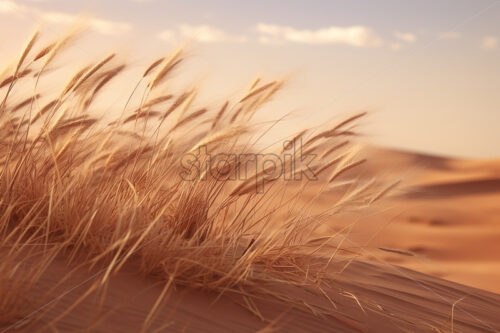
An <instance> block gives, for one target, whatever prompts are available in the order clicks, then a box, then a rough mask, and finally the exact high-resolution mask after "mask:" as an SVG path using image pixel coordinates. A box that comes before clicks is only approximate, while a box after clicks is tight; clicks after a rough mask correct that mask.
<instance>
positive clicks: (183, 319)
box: [8, 261, 500, 332]
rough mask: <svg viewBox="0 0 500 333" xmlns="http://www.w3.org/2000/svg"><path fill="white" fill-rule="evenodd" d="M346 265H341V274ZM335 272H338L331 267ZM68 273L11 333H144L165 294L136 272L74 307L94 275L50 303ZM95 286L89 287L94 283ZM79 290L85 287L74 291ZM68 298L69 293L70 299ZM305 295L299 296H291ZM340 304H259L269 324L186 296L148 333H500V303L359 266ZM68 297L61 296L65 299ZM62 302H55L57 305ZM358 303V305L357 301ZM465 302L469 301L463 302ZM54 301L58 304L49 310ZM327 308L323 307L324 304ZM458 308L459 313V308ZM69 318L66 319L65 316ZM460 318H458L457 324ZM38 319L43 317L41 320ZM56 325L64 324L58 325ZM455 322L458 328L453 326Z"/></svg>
mask: <svg viewBox="0 0 500 333" xmlns="http://www.w3.org/2000/svg"><path fill="white" fill-rule="evenodd" d="M341 265H342V263H341V262H339V263H338V265H337V267H340V266H341ZM332 268H335V266H334V267H332ZM66 271H67V268H66V266H65V265H64V263H63V262H62V261H56V262H55V263H54V264H53V265H52V268H51V270H50V273H49V274H45V276H44V277H43V279H42V280H41V282H40V283H39V285H38V286H37V288H36V289H35V291H34V292H33V293H32V294H30V295H29V296H30V297H31V299H39V300H42V299H43V301H41V302H40V303H39V304H38V305H43V304H47V306H46V307H45V308H43V311H41V312H38V313H35V314H34V315H33V316H32V317H31V319H35V318H36V319H37V320H36V321H32V322H31V323H30V322H29V321H27V322H25V323H22V324H19V325H18V327H11V328H9V330H8V331H12V332H16V331H18V332H31V331H34V330H36V331H46V332H51V331H61V332H70V331H71V332H72V331H83V330H87V329H89V330H90V331H92V332H137V331H139V330H140V329H141V326H142V323H143V321H144V318H146V316H147V314H148V313H149V311H150V309H151V307H152V306H153V304H154V303H155V300H156V298H157V297H158V295H159V294H160V293H161V291H162V288H163V286H162V285H159V284H158V283H156V281H155V280H154V279H152V278H143V277H140V276H138V275H137V274H135V272H134V269H133V267H132V266H129V267H128V268H126V269H125V270H124V271H122V272H121V273H119V274H118V275H117V276H115V277H114V278H113V279H112V280H111V283H110V284H109V285H108V286H107V287H106V297H105V298H104V302H103V303H100V302H99V300H100V298H99V297H97V296H91V297H88V298H86V299H85V301H83V302H82V303H81V304H79V305H78V306H77V307H75V308H71V304H73V303H74V302H75V301H76V300H77V299H78V298H79V297H80V296H81V295H82V294H83V293H84V292H85V291H86V290H87V288H88V287H89V285H90V284H91V283H92V281H93V280H94V279H93V277H94V272H88V271H80V272H77V274H75V275H74V276H73V277H72V278H70V279H68V280H67V281H65V282H64V283H63V284H61V285H60V286H59V287H58V288H57V290H56V291H54V293H53V294H52V295H51V296H50V297H48V298H47V297H46V294H45V293H44V292H45V291H46V290H48V289H49V287H52V286H54V285H56V284H57V283H58V282H59V279H60V277H61V275H62V274H64V273H65V272H66ZM88 279H90V280H88ZM75 286H78V287H75ZM65 291H70V292H66V293H65ZM290 292H295V293H300V290H290ZM329 294H330V297H331V298H332V300H333V301H334V302H335V305H336V308H333V306H332V312H331V315H330V316H327V317H320V316H314V315H313V314H311V313H308V312H304V311H300V310H297V309H293V308H290V307H288V306H287V305H284V304H279V305H277V304H274V303H270V302H268V301H266V300H262V301H261V302H260V303H259V307H260V309H261V310H262V313H263V314H265V317H266V320H268V321H267V322H266V321H262V320H260V319H259V318H257V317H256V316H254V315H252V314H251V313H250V312H248V311H247V310H246V309H244V308H243V307H242V306H240V305H238V303H237V302H236V300H235V299H234V298H231V297H229V296H223V297H221V298H218V299H217V300H216V301H215V299H216V296H217V295H214V294H212V293H208V292H203V291H193V290H185V289H183V288H181V287H177V288H175V291H174V292H172V293H171V294H169V297H168V300H167V302H166V303H165V304H164V305H165V306H163V307H161V308H160V311H159V313H158V315H157V316H156V317H155V319H154V320H153V322H152V325H151V326H150V327H149V330H148V331H155V330H158V331H165V332H171V331H184V332H256V331H258V330H260V329H263V331H265V329H277V330H280V331H281V330H282V331H287V332H290V331H293V332H404V331H412V332H450V331H452V330H453V331H455V332H498V331H499V330H500V323H499V321H498V309H499V307H500V295H496V294H493V293H490V292H486V291H482V290H479V289H474V288H471V287H466V286H463V285H459V284H456V283H453V282H448V281H445V280H442V279H439V278H435V277H432V276H429V275H424V274H421V273H416V272H414V271H410V270H407V269H405V268H398V267H394V266H391V265H388V264H384V263H368V262H365V261H357V262H354V263H352V264H351V265H350V266H348V269H347V270H345V271H344V272H343V273H342V274H341V275H339V278H338V281H337V283H336V285H333V286H332V288H331V290H330V291H329ZM59 295H61V296H59ZM58 296H59V298H55V297H58ZM354 296H355V297H356V298H354ZM464 297H465V298H464ZM51 300H54V302H52V303H48V302H50V301H51ZM319 301H320V300H318V302H319ZM454 304H455V305H454ZM68 309H69V311H68V312H67V313H66V314H65V315H64V316H63V317H61V318H59V316H60V315H61V314H62V313H65V311H67V310H68ZM452 313H453V317H452ZM38 315H41V316H40V317H39V316H38ZM55 318H58V319H59V320H58V321H57V322H55V323H51V321H53V320H54V319H55ZM452 319H453V320H452Z"/></svg>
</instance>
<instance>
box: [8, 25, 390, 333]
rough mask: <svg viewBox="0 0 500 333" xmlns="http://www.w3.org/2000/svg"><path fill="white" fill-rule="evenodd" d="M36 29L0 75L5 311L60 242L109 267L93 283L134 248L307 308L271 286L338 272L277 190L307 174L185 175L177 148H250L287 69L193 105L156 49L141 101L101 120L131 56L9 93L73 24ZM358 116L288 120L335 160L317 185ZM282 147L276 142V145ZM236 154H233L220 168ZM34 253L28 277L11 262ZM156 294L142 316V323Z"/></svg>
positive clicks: (149, 264)
mask: <svg viewBox="0 0 500 333" xmlns="http://www.w3.org/2000/svg"><path fill="white" fill-rule="evenodd" d="M37 39H38V34H35V35H34V37H33V38H32V39H31V40H30V42H29V43H28V46H27V47H26V48H25V50H23V52H22V56H21V57H20V58H19V61H18V62H17V64H16V65H15V66H14V67H12V68H7V69H6V70H5V71H4V72H3V74H2V76H1V77H0V86H1V87H2V88H1V89H2V90H0V94H1V95H0V96H2V97H1V101H2V102H1V105H0V128H1V129H0V156H1V157H0V164H1V166H0V168H1V169H0V189H1V192H0V237H1V242H2V244H3V246H2V252H1V254H2V261H1V264H0V281H1V282H0V314H1V317H0V324H2V325H9V324H12V323H13V322H15V321H16V320H17V319H19V318H21V317H22V316H24V315H26V314H27V313H28V312H27V311H28V310H27V309H26V307H25V306H23V304H26V303H25V300H24V299H23V298H22V296H23V295H25V293H26V292H27V289H28V288H30V287H31V286H33V285H34V284H36V281H37V279H38V278H39V276H40V274H42V272H43V271H44V270H45V269H47V267H48V266H49V265H50V262H51V260H53V258H55V257H56V256H59V257H63V258H65V260H67V264H68V265H69V267H72V266H77V264H79V265H82V263H83V264H86V265H98V266H99V267H104V269H103V271H102V274H100V275H98V276H97V277H96V283H94V284H93V286H92V287H91V289H89V290H90V291H94V290H97V289H99V288H101V287H102V286H104V285H105V284H106V283H107V281H108V280H109V279H110V277H111V276H112V274H113V273H115V272H117V271H118V270H120V269H121V268H122V267H123V265H124V264H125V263H129V262H136V263H139V264H138V265H139V267H140V270H141V272H142V273H144V274H151V275H154V276H156V277H158V278H159V279H163V280H165V281H166V282H167V284H166V286H170V285H172V284H177V285H183V286H187V287H192V288H203V289H207V290H211V291H215V292H220V293H222V292H224V293H227V294H233V295H237V296H238V297H241V299H242V300H243V302H244V303H245V304H246V305H247V307H248V308H249V309H250V310H251V311H252V312H254V313H255V314H256V315H258V316H262V315H261V314H260V313H259V310H258V307H256V306H255V303H254V301H255V299H258V298H261V297H266V298H269V297H271V298H274V299H275V300H276V301H278V302H288V303H290V304H296V305H297V306H298V307H302V308H304V309H313V305H309V304H306V303H305V302H304V301H303V300H301V299H295V298H294V296H292V294H289V293H286V292H284V291H283V292H281V291H280V288H275V286H276V285H282V286H286V287H298V288H306V289H309V290H310V291H311V292H313V293H316V294H317V295H322V294H323V293H324V292H323V289H322V288H327V286H328V282H329V281H331V280H332V279H334V278H335V276H334V275H333V274H332V273H329V270H328V264H329V262H330V261H329V260H326V261H325V260H324V258H329V257H330V256H331V255H332V253H335V251H336V250H337V246H338V243H339V242H338V241H336V240H335V236H336V235H335V234H333V235H331V237H322V238H317V235H316V234H315V229H316V228H317V227H318V222H317V219H316V217H314V216H310V215H307V214H304V215H301V216H295V215H292V214H286V209H283V207H285V206H286V205H287V204H290V201H289V200H288V201H287V200H279V199H276V198H279V197H278V196H279V195H280V193H282V192H283V191H285V190H286V191H291V192H292V193H293V191H295V192H296V195H293V194H292V195H290V198H296V197H297V196H298V195H300V191H302V190H303V189H304V187H305V186H308V184H309V182H308V181H302V182H300V184H301V186H295V187H294V186H289V185H290V184H287V182H285V181H284V180H283V177H281V178H279V179H272V180H265V183H266V186H265V191H264V193H256V192H255V190H252V188H253V189H255V186H254V185H253V184H254V183H255V180H256V179H260V177H262V176H263V174H262V173H256V174H253V175H250V177H249V179H247V180H242V181H232V180H230V177H227V178H224V177H222V179H216V178H214V177H212V176H211V174H210V173H204V174H203V177H201V176H200V177H199V178H198V179H195V180H193V181H184V180H182V179H181V177H179V174H180V173H181V171H182V170H181V168H180V166H181V158H182V157H183V155H184V154H186V153H193V154H197V155H200V156H199V158H200V159H204V158H206V156H204V155H203V153H201V150H199V149H198V148H199V147H201V146H206V147H207V149H208V151H209V153H210V154H212V155H214V154H217V153H226V154H245V153H249V152H252V151H254V150H255V149H256V146H255V145H256V142H255V140H254V139H253V138H254V136H252V135H253V134H255V128H256V127H260V128H262V125H259V126H252V125H251V124H252V122H251V118H252V116H253V115H254V113H255V111H256V110H257V109H259V108H260V107H261V106H262V105H263V104H265V103H266V102H267V101H269V100H270V99H271V98H272V97H273V96H274V95H275V93H276V92H277V91H278V90H279V89H280V88H281V86H282V84H283V82H279V81H272V82H269V83H261V80H260V79H258V80H256V81H255V82H254V83H253V84H252V86H251V88H250V90H249V91H248V92H246V93H245V94H244V96H243V97H242V98H241V99H240V100H239V101H237V102H225V103H223V104H222V105H220V106H218V107H217V108H215V109H214V110H209V109H205V108H203V109H196V110H191V105H190V103H191V101H192V100H193V99H194V98H195V95H196V92H195V91H186V92H182V93H180V94H174V93H173V92H171V91H165V88H164V85H163V83H164V82H165V81H166V80H169V79H170V76H172V74H173V70H174V69H176V68H177V67H178V66H179V64H180V63H181V61H182V56H183V53H182V50H178V51H176V52H174V54H173V55H171V56H169V57H165V58H161V59H159V60H157V61H155V62H154V63H153V64H152V65H151V66H150V67H149V68H147V70H146V71H145V72H144V75H143V77H142V78H139V83H138V86H137V87H138V88H137V90H136V92H139V91H141V89H142V93H143V96H144V98H143V99H142V102H141V104H140V105H136V106H131V105H128V106H127V108H126V109H124V110H115V111H113V112H110V111H107V115H106V116H109V115H110V114H115V115H116V118H115V119H114V120H112V121H111V122H108V121H106V122H105V121H104V120H103V116H104V114H102V116H95V115H96V114H97V115H99V111H98V110H97V109H94V108H93V107H92V106H93V105H94V103H93V102H94V100H95V99H96V98H98V93H100V92H102V91H103V90H105V88H106V85H107V84H108V83H109V82H111V81H112V80H113V79H116V78H117V77H119V74H120V73H121V72H122V71H123V70H125V69H126V65H125V64H123V63H116V57H115V56H114V54H112V55H110V56H107V57H106V58H104V59H103V60H101V61H98V62H96V63H94V64H89V65H88V66H86V67H84V68H83V69H80V70H77V72H76V74H75V75H74V76H73V77H72V78H71V79H70V80H69V82H68V83H66V84H61V87H62V89H61V92H60V93H56V94H55V95H54V96H47V95H46V96H40V95H39V93H38V92H37V91H35V92H33V93H32V94H30V95H28V96H27V98H25V99H22V100H21V101H17V102H16V101H15V98H13V97H12V95H13V93H14V92H15V91H16V88H17V87H18V86H20V85H21V83H26V82H28V83H30V82H34V81H36V83H37V85H36V87H38V86H41V85H42V84H43V77H44V75H45V73H46V71H48V69H50V68H51V66H53V63H54V59H55V58H56V56H59V54H60V53H61V52H63V49H64V48H65V47H67V46H68V44H69V43H70V42H71V41H72V40H73V36H71V35H69V36H66V37H63V38H61V39H60V40H58V41H55V42H53V43H50V44H49V45H47V46H43V45H42V46H40V47H39V46H38V44H37ZM37 48H39V50H37ZM35 89H36V88H35ZM20 91H22V90H21V89H20ZM23 94H26V91H25V90H24V91H23ZM123 98H124V100H127V99H130V96H129V95H124V96H123ZM13 99H14V101H13ZM42 100H46V102H44V104H43V103H42V102H41V101H42ZM129 110H134V111H129ZM175 113H178V115H177V117H176V116H175ZM361 116H362V114H360V115H356V116H353V117H352V118H349V119H347V120H346V121H343V122H342V123H340V124H334V125H333V126H332V127H331V128H329V129H326V130H324V131H321V132H320V133H319V134H314V131H311V130H304V131H302V132H300V133H298V134H293V133H291V135H290V139H293V141H295V140H298V139H302V138H304V142H306V143H307V144H306V147H305V149H309V150H310V151H311V152H315V153H318V154H321V153H322V149H323V150H324V151H323V157H324V158H322V159H321V160H316V161H315V165H314V169H315V170H320V171H321V172H328V171H329V168H330V166H333V165H337V168H336V169H335V170H333V173H331V174H330V175H329V176H328V180H329V182H331V183H332V184H326V183H325V186H324V189H328V187H329V186H334V185H335V184H334V183H335V181H336V179H337V177H338V176H340V175H341V174H342V173H344V172H346V171H347V170H350V169H352V168H354V167H355V166H357V165H358V164H360V163H361V162H358V161H356V160H353V157H352V156H351V155H350V154H347V155H346V156H347V157H346V158H339V156H343V155H340V154H337V152H338V151H340V150H341V149H340V148H346V147H348V146H349V143H348V142H346V141H345V139H346V138H345V137H346V136H349V137H351V136H352V135H353V134H354V133H353V132H352V128H350V127H349V126H351V125H352V122H354V121H355V120H357V119H358V118H359V117H361ZM265 130H268V129H267V128H266V129H265ZM257 134H258V133H257ZM313 143H314V144H315V146H313ZM332 147H333V148H332ZM280 148H282V147H281V144H280V145H278V148H277V149H276V154H278V155H281V156H282V154H283V152H281V153H280V150H281V149H280ZM343 152H345V150H344V151H343ZM336 154H337V155H336ZM327 157H328V158H327ZM241 167H242V166H241V164H240V163H237V162H235V163H231V164H230V165H229V166H228V170H226V171H227V174H228V175H230V174H233V173H234V172H237V171H238V170H239V169H240V168H241ZM374 193H375V192H374V191H373V190H372V188H371V187H370V186H365V187H362V188H361V189H359V188H358V189H357V190H356V191H354V192H349V193H346V195H345V196H344V197H343V198H342V199H341V200H339V201H338V202H333V203H332V209H331V210H330V211H328V212H325V213H324V214H322V216H321V217H322V218H324V217H325V216H326V217H328V216H329V215H331V214H334V213H336V212H338V211H339V210H340V209H342V208H344V207H346V206H349V205H355V206H359V205H363V204H366V203H368V202H370V199H371V198H373V194H374ZM380 193H382V194H385V192H378V196H379V197H380V196H381V194H380ZM375 194H376V193H375ZM346 198H347V199H346ZM377 199H378V197H377ZM305 209H306V208H305ZM323 220H324V219H323ZM323 236H324V235H323ZM318 240H319V241H318ZM27 255H28V256H27ZM30 255H33V256H35V255H36V256H38V257H40V258H42V259H40V260H39V259H37V261H36V262H37V264H30V265H31V266H30V267H31V270H32V271H33V272H32V273H31V274H29V275H24V276H27V277H26V278H24V279H22V278H20V274H18V271H19V266H20V265H23V262H24V260H26V262H27V261H28V259H21V258H29V256H30ZM76 258H78V260H76ZM166 289H168V287H166ZM162 295H164V294H163V293H162ZM321 297H323V296H321ZM158 304H159V303H157V304H155V307H154V308H153V309H152V312H151V314H150V316H148V318H145V321H146V323H145V325H146V326H147V325H149V321H150V319H151V316H152V314H153V312H155V311H156V310H157V307H158ZM313 311H314V312H319V313H321V312H324V313H327V312H328V309H326V308H325V309H318V308H314V310H313Z"/></svg>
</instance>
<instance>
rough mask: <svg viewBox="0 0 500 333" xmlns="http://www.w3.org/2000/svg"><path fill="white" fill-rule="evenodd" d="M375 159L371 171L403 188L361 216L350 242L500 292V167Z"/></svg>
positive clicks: (380, 155)
mask: <svg viewBox="0 0 500 333" xmlns="http://www.w3.org/2000/svg"><path fill="white" fill-rule="evenodd" d="M368 158H369V160H368V162H367V166H366V167H365V170H367V171H366V172H368V171H370V170H372V171H376V170H385V174H386V178H388V177H389V178H393V179H401V180H402V184H401V186H400V192H399V193H396V194H395V195H394V196H393V197H392V198H391V199H390V200H389V203H388V208H387V209H383V210H377V209H373V212H372V214H371V215H370V216H361V217H355V218H359V220H360V221H359V222H358V223H357V226H356V228H355V230H353V232H352V233H351V236H350V238H351V239H352V240H353V241H355V242H356V243H357V244H363V245H364V246H367V248H369V249H371V250H372V251H377V248H379V247H382V248H389V249H396V250H400V251H399V252H398V251H394V252H390V251H383V252H384V253H381V255H382V257H383V258H384V259H385V260H388V261H390V262H393V263H397V264H398V265H402V266H405V267H409V268H412V269H415V270H418V271H421V272H425V273H427V274H433V275H435V276H440V277H443V278H446V279H449V280H452V281H456V282H460V283H464V284H468V285H471V286H475V287H477V288H482V289H486V290H490V291H493V292H497V293H499V292H500V285H499V284H498V281H499V280H500V265H499V264H498V263H499V262H500V245H499V242H498V240H499V239H500V220H499V219H498V217H499V216H500V205H499V204H498V203H499V202H500V161H468V160H457V159H451V158H440V157H435V156H426V155H422V154H412V153H410V152H400V151H394V150H389V149H381V148H376V149H373V148H372V149H370V150H369V152H368ZM323 205H324V203H323ZM352 218H353V215H352V214H351V215H349V214H346V216H345V217H343V218H341V219H340V220H342V221H344V223H347V222H348V221H349V220H351V219H352ZM405 251H406V252H407V253H408V254H409V255H402V254H401V253H402V252H405Z"/></svg>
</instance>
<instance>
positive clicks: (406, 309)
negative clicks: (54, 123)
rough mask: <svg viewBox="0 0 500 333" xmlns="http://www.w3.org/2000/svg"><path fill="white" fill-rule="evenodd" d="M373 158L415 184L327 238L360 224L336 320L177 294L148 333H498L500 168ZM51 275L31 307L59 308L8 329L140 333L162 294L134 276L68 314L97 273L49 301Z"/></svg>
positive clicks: (129, 272) (61, 269) (395, 156)
mask: <svg viewBox="0 0 500 333" xmlns="http://www.w3.org/2000/svg"><path fill="white" fill-rule="evenodd" d="M369 156H370V160H369V162H368V163H367V166H365V169H364V172H365V175H366V174H368V173H369V172H370V170H372V171H373V170H376V169H378V168H380V167H381V166H382V165H383V166H384V169H385V170H386V171H387V173H388V174H391V175H393V176H394V177H395V178H397V177H398V176H402V178H404V177H405V176H407V175H408V173H407V171H408V170H409V169H411V170H412V177H410V178H406V179H407V180H408V181H407V183H406V184H404V183H403V185H402V190H401V192H400V193H396V194H395V195H394V196H393V197H392V198H391V199H390V201H389V204H388V207H389V208H384V209H380V207H373V208H372V211H371V212H369V213H368V214H364V215H359V214H358V213H356V212H351V213H344V214H341V215H340V216H339V217H338V218H337V219H336V221H333V222H332V224H331V225H329V226H325V229H323V230H327V229H326V228H327V227H331V228H337V229H340V228H341V227H342V226H343V225H345V224H348V223H352V221H353V219H354V220H356V221H357V222H356V225H355V226H354V228H353V229H352V231H351V232H350V233H349V235H348V237H349V238H348V240H346V242H345V243H344V244H345V245H344V247H345V249H347V250H348V251H350V252H351V253H356V256H355V257H354V258H355V260H353V261H352V262H351V260H352V259H353V257H352V256H349V257H343V256H338V257H336V263H335V264H334V265H333V266H332V267H331V269H332V270H338V271H342V268H343V267H345V264H346V263H347V262H350V265H348V266H347V269H345V270H344V271H342V273H339V274H338V279H337V281H336V283H335V285H332V286H331V288H330V290H328V291H327V293H328V295H329V297H330V298H331V300H332V301H333V304H334V305H333V304H332V305H331V310H332V311H331V315H329V316H315V315H314V314H313V313H310V312H304V311H303V310H299V309H296V308H293V307H291V306H290V307H287V306H285V305H283V304H278V303H273V302H271V301H269V300H261V301H260V302H258V308H259V309H260V310H261V311H262V314H263V316H264V317H265V318H264V320H262V318H260V319H259V318H258V316H256V315H254V314H252V313H250V311H248V309H246V306H245V305H244V304H242V301H241V299H238V298H237V297H234V296H230V295H222V296H221V295H216V294H213V293H210V292H206V291H203V290H189V289H185V288H183V287H176V288H175V291H173V292H172V293H170V294H169V296H168V298H167V301H166V302H165V303H162V306H161V307H160V308H159V311H158V313H156V315H155V316H154V318H153V320H152V321H151V326H150V327H149V330H148V331H155V329H156V330H157V331H167V332H169V331H185V332H235V331H237V332H256V331H259V330H262V332H267V331H272V330H278V331H295V332H310V331H342V332H393V331H394V332H396V331H401V332H403V331H412V332H450V331H451V332H498V331H500V324H499V321H498V311H500V295H498V294H496V293H500V285H499V284H498V281H499V280H500V264H499V262H500V243H499V242H498V240H499V239H500V223H499V221H498V216H500V206H499V205H498V202H500V177H496V176H498V174H496V171H497V170H499V166H500V162H497V161H486V162H484V163H481V162H477V161H474V162H473V161H458V160H452V159H445V158H438V157H429V156H425V155H421V154H412V153H408V152H398V151H391V150H383V149H380V148H378V149H373V150H371V152H370V153H369ZM388 161H389V162H388ZM481 165H484V167H482V168H481ZM405 172H406V173H405ZM495 175H496V176H495ZM312 188H314V187H312ZM332 195H333V194H332ZM304 198H307V195H305V196H304ZM386 204H387V202H386ZM326 207H328V198H327V199H323V200H321V201H318V203H317V204H316V206H315V209H318V210H321V209H325V208H326ZM384 207H385V206H384ZM52 266H53V267H51V269H49V270H48V272H49V273H46V274H45V275H44V277H43V278H42V279H41V280H40V282H39V284H38V285H37V286H36V288H34V290H33V291H32V293H33V295H32V296H34V297H31V299H39V300H40V304H37V305H38V306H39V305H43V304H46V303H45V302H48V301H50V300H55V301H54V302H53V303H49V305H48V306H47V307H45V308H43V310H44V311H41V312H37V313H34V315H33V316H32V317H31V318H30V319H35V318H36V319H37V321H35V323H36V324H30V321H29V320H28V321H26V322H24V323H22V324H20V325H18V326H17V327H12V328H11V329H12V330H13V331H23V332H29V331H31V330H32V329H33V328H37V329H39V328H40V327H42V326H40V323H45V324H46V325H45V326H43V327H45V328H46V331H53V330H55V329H57V330H60V331H78V330H83V329H85V328H87V327H90V328H91V330H92V331H95V332H110V331H139V330H140V329H141V327H142V325H143V323H144V318H146V317H147V315H148V313H149V312H150V310H151V308H152V307H153V306H154V304H155V302H156V299H157V297H158V295H160V294H161V291H162V289H163V285H160V284H159V283H158V281H156V280H155V279H154V278H153V277H143V276H140V275H138V274H137V273H136V270H135V269H134V267H133V265H129V266H128V267H126V269H124V270H123V271H121V272H119V273H118V275H116V276H114V277H113V279H112V280H111V283H110V284H109V285H108V286H106V288H105V289H104V290H105V295H106V297H103V298H100V297H98V295H92V296H90V297H87V298H85V300H84V301H83V302H82V303H81V304H79V305H78V306H76V307H75V308H70V305H71V304H74V302H75V301H77V300H78V299H79V297H81V296H82V294H83V293H84V292H85V291H86V290H87V288H86V287H88V284H90V283H91V282H92V280H93V278H94V275H93V274H94V272H93V271H90V272H89V271H86V270H82V271H77V272H76V273H75V274H73V275H72V277H71V278H70V279H68V280H66V281H64V283H62V284H60V285H59V286H58V288H57V289H56V290H55V291H54V293H53V294H51V295H47V294H45V291H46V290H48V289H49V287H52V286H54V285H57V284H58V282H59V279H60V277H61V276H63V275H64V274H66V273H67V271H68V269H67V267H66V265H65V264H64V261H63V260H56V261H55V262H54V263H53V264H52ZM417 271H418V272H417ZM452 281H454V282H452ZM456 282H458V283H456ZM75 286H76V287H75ZM481 289H483V290H481ZM487 290H488V291H487ZM67 291H69V292H67ZM289 292H290V293H301V292H302V291H300V290H293V289H291V290H289ZM60 295H62V296H60ZM304 297H307V294H304ZM41 300H43V302H42V301H41ZM101 300H102V303H100V302H101ZM317 301H318V302H324V300H317ZM313 303H314V300H313ZM323 305H324V304H323ZM34 308H36V307H34ZM68 309H69V312H67V313H65V311H66V310H68ZM45 310H47V311H45ZM63 313H64V316H62V317H60V315H61V314H63ZM56 318H57V319H58V320H57V322H55V323H53V324H52V323H51V321H52V320H54V319H56ZM33 325H34V326H33Z"/></svg>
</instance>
